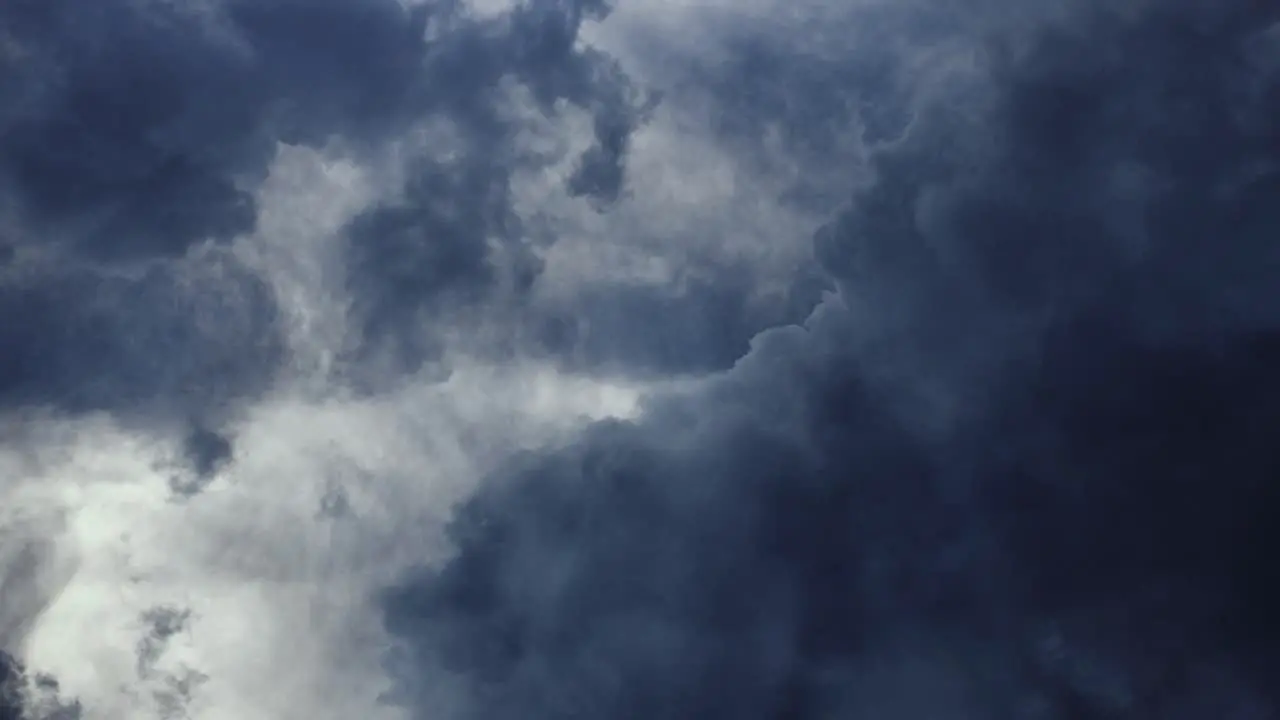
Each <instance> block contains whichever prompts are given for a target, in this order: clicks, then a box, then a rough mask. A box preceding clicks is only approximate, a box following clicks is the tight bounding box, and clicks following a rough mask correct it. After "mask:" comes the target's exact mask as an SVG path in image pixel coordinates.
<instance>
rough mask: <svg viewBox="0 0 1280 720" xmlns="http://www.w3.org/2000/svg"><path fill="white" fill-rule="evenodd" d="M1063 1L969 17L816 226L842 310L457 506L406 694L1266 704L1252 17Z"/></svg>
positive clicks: (1276, 390) (1133, 711) (959, 706)
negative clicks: (995, 27)
mask: <svg viewBox="0 0 1280 720" xmlns="http://www.w3.org/2000/svg"><path fill="white" fill-rule="evenodd" d="M1063 17H1069V18H1070V19H1069V20H1063V18H1062V17H1058V18H1056V19H1053V20H1051V21H1049V22H1046V23H1044V24H1043V25H1040V24H1037V25H1035V26H1033V27H1021V28H1018V32H1017V33H1016V34H1012V35H1006V34H1003V33H1004V32H1006V31H1002V32H1001V33H996V34H995V36H984V37H982V38H981V40H982V47H983V48H984V57H985V63H986V64H985V65H984V66H983V70H982V72H981V74H980V75H975V76H973V78H971V79H975V81H974V82H972V83H970V85H968V86H966V87H962V88H961V89H962V90H964V92H965V93H968V95H966V96H964V97H959V95H958V94H957V93H955V92H953V90H954V88H945V89H943V90H942V91H941V94H940V95H938V96H935V97H934V98H933V99H932V100H927V101H926V102H925V103H924V104H922V105H921V106H920V107H917V108H916V116H915V117H914V118H913V121H912V124H911V126H910V129H909V131H908V133H907V134H906V135H905V136H904V137H903V139H901V140H900V141H898V142H895V143H891V144H888V145H885V146H884V147H883V148H881V149H880V150H878V151H877V153H876V155H875V157H874V165H873V169H874V172H875V176H876V182H875V183H874V184H873V185H871V186H870V187H869V188H868V189H867V190H866V191H865V192H862V193H860V194H859V195H858V196H857V197H856V198H855V199H854V200H853V201H852V202H851V204H850V206H849V209H848V210H847V211H846V212H844V213H843V214H842V215H841V216H840V217H839V218H837V219H836V220H835V221H833V223H831V225H830V226H829V227H827V228H826V229H824V231H823V232H821V233H819V236H818V238H817V242H818V249H819V251H820V253H821V255H822V257H823V259H824V262H825V264H826V267H827V269H828V270H829V272H830V273H831V274H832V275H833V276H834V277H835V278H836V279H837V280H838V281H839V283H840V284H841V287H842V291H843V294H844V298H845V300H846V302H847V303H848V305H847V310H846V309H841V308H837V307H835V306H832V307H829V308H827V309H826V310H824V311H823V312H822V313H820V314H819V315H817V316H815V317H814V318H813V319H812V320H811V322H810V326H809V327H808V329H806V330H800V329H794V328H793V329H789V330H775V331H771V332H769V333H766V334H765V335H764V336H761V337H760V338H758V339H757V341H756V347H755V349H754V350H753V352H752V353H751V355H749V356H748V357H747V358H746V359H744V360H743V361H742V362H741V363H740V364H739V366H738V367H737V368H735V370H734V371H733V372H732V373H731V374H730V375H729V376H728V377H726V378H724V379H723V380H720V381H717V382H715V383H713V384H711V385H709V386H708V388H707V389H706V390H704V391H703V392H702V393H700V394H698V395H696V396H694V397H693V398H685V399H675V400H666V401H661V402H658V403H656V404H655V405H654V406H653V407H651V408H650V410H649V413H648V414H647V415H646V416H645V417H643V418H642V419H640V420H638V421H636V422H635V423H606V424H601V425H597V426H595V427H594V428H592V429H591V430H590V431H588V432H587V433H586V434H585V435H584V436H583V437H581V438H580V439H579V440H578V441H577V442H576V443H573V444H571V445H569V446H567V447H564V448H561V449H558V450H554V451H549V452H544V453H538V454H533V455H530V456H528V457H525V458H523V459H521V460H519V461H518V462H516V463H514V464H513V466H512V467H510V468H508V469H507V471H505V472H503V473H500V474H498V475H496V476H495V477H493V478H491V479H490V481H489V482H488V483H487V484H486V485H485V486H484V487H483V488H482V490H481V491H480V493H479V494H478V495H477V496H476V497H475V498H474V499H473V500H471V501H470V502H468V503H466V504H465V505H463V506H462V507H461V508H460V509H459V511H458V513H457V516H456V518H455V519H454V522H453V526H452V531H451V537H452V540H453V542H454V543H455V544H456V547H457V551H458V554H457V556H456V558H455V559H453V560H452V561H451V562H449V563H447V564H446V565H445V566H444V567H443V568H442V569H440V570H439V571H438V572H431V573H423V574H421V575H419V576H417V577H414V578H409V579H406V580H405V582H404V583H402V584H401V585H399V586H397V587H396V588H395V589H393V590H391V591H389V592H388V595H387V599H386V622H387V626H388V628H389V629H390V630H391V631H392V632H393V633H395V634H396V635H397V636H399V637H400V639H402V640H404V641H405V642H406V643H407V647H408V653H407V654H406V655H404V656H402V657H399V658H398V659H396V660H394V661H391V667H392V669H393V670H394V671H395V672H396V673H397V674H398V675H399V677H400V680H401V686H402V688H401V689H402V692H401V695H402V696H404V697H406V698H408V699H409V701H412V700H413V699H414V698H415V696H416V695H417V694H424V695H425V691H423V690H422V688H423V687H427V686H429V685H430V684H431V683H439V684H442V685H443V686H444V691H446V692H448V691H453V692H457V693H459V694H460V695H461V696H462V697H463V698H464V700H463V704H462V708H463V710H462V711H461V712H460V714H459V716H460V717H467V718H483V719H485V720H488V719H491V718H515V717H520V718H553V717H555V718H559V717H593V718H630V717H637V718H639V717H663V718H735V719H740V718H770V719H778V718H789V719H795V718H818V717H835V718H846V717H847V718H854V717H882V718H908V717H911V718H914V717H923V716H929V717H954V718H990V717H1002V718H1054V719H1061V720H1066V719H1067V718H1071V719H1072V720H1079V719H1081V718H1097V719H1103V718H1108V719H1110V718H1135V719H1136V718H1149V717H1170V718H1188V719H1190V718H1204V717H1233V718H1235V717H1238V718H1246V717H1269V716H1271V714H1273V713H1274V711H1275V709H1276V705H1275V704H1274V703H1276V702H1280V697H1276V694H1275V688H1277V687H1280V678H1277V677H1276V675H1275V673H1276V668H1277V667H1280V658H1278V657H1277V656H1276V653H1277V647H1278V645H1277V643H1278V642H1280V635H1278V634H1277V628H1278V627H1280V626H1278V625H1277V623H1276V622H1275V620H1274V618H1273V617H1272V615H1273V613H1274V610H1273V608H1274V606H1275V601H1276V597H1275V591H1274V589H1273V586H1275V585H1276V571H1275V570H1274V568H1273V567H1272V566H1273V564H1274V563H1272V562H1271V561H1270V558H1271V557H1273V556H1274V551H1275V548H1276V547H1277V542H1280V536H1278V535H1277V531H1276V529H1275V528H1276V523H1275V522H1274V519H1275V517H1276V516H1277V513H1280V488H1278V487H1277V486H1276V485H1275V477H1276V470H1277V468H1278V467H1280V453H1278V452H1277V450H1276V447H1277V445H1276V443H1275V439H1274V437H1272V435H1273V434H1274V427H1275V421H1276V420H1277V418H1278V416H1280V376H1277V375H1276V370H1275V368H1276V367H1277V362H1278V361H1280V350H1278V349H1277V348H1280V340H1278V338H1280V324H1278V323H1277V321H1280V317H1278V316H1277V313H1280V291H1277V290H1276V289H1275V288H1276V287H1277V285H1276V283H1275V277H1274V275H1275V273H1276V271H1277V267H1280V266H1278V265H1277V263H1276V262H1275V260H1276V256H1275V253H1276V246H1275V244H1274V236H1275V235H1276V231H1277V228H1280V216H1278V214H1280V196H1277V195H1276V192H1277V187H1278V186H1277V183H1276V177H1277V172H1278V171H1280V143H1278V142H1277V141H1278V140H1280V135H1278V134H1277V127H1278V126H1277V125H1276V121H1275V118H1277V117H1280V64H1278V63H1277V62H1276V58H1277V55H1276V52H1275V47H1276V45H1275V43H1276V37H1277V36H1276V34H1275V32H1274V27H1275V25H1274V23H1275V22H1276V21H1277V17H1276V13H1275V12H1274V11H1272V10H1271V9H1270V6H1268V5H1265V4H1262V3H1253V2H1246V1H1245V0H1239V1H1228V2H1221V1H1219V2H1214V3H1197V2H1190V1H1187V2H1165V3H1153V4H1145V5H1142V6H1140V7H1139V6H1135V7H1127V8H1125V9H1116V8H1100V7H1095V6H1093V5H1092V4H1090V3H1085V2H1081V3H1078V4H1077V5H1076V9H1075V10H1073V11H1071V12H1069V13H1067V15H1066V16H1063ZM1269 27H1270V28H1271V31H1270V34H1269V35H1268V34H1267V32H1268V28H1269ZM851 172H852V170H851ZM939 397H942V398H943V399H946V398H950V399H952V400H953V401H958V402H959V403H960V407H959V409H958V412H952V413H951V414H950V415H948V416H946V417H947V418H951V419H952V420H955V419H958V421H956V422H953V423H950V424H948V423H947V422H945V421H944V420H936V418H928V417H927V413H929V412H934V413H935V414H936V413H937V412H940V408H942V407H945V403H944V404H939V402H940V401H939ZM926 400H927V401H928V402H927V403H925V404H923V405H922V404H921V403H922V402H923V401H926ZM926 419H932V420H934V422H932V423H931V424H926V423H925V422H923V421H924V420H926ZM440 666H443V667H444V668H446V669H447V670H448V671H449V674H448V675H447V676H446V678H447V679H445V680H441V679H440V677H441V676H440V675H439V674H438V673H435V671H434V669H435V668H437V667H440ZM436 691H437V692H438V691H439V690H438V689H437V690H436ZM1267 703H1271V705H1270V706H1268V705H1267ZM431 713H432V710H431V709H429V708H427V707H426V706H423V707H422V708H421V714H422V716H424V717H426V716H430V715H431Z"/></svg>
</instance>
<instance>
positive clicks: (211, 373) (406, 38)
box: [0, 0, 639, 408]
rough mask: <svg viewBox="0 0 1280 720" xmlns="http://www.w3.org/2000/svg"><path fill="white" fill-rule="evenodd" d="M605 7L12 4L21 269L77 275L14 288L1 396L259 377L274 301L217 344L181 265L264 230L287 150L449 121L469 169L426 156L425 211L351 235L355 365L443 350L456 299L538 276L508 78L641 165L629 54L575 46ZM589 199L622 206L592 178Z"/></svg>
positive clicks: (376, 212) (99, 403)
mask: <svg viewBox="0 0 1280 720" xmlns="http://www.w3.org/2000/svg"><path fill="white" fill-rule="evenodd" d="M606 11H607V7H606V6H605V5H604V4H602V3H600V2H596V1H595V0H583V1H581V2H566V3H532V4H528V5H524V6H520V7H519V8H517V9H516V10H514V11H513V12H511V13H509V14H508V15H505V16H502V17H500V18H497V19H490V20H473V19H469V17H468V16H467V14H466V12H465V11H464V10H463V9H462V8H461V7H460V6H458V5H457V4H456V3H448V2H446V3H435V4H431V5H428V6H423V7H419V8H416V9H413V10H405V9H404V8H402V7H401V5H400V4H399V3H398V2H395V1H394V0H320V1H319V2H301V1H294V0H270V1H268V2H257V1H256V0H255V1H254V2H241V1H239V0H229V1H228V2H221V3H211V4H209V5H208V6H206V7H204V8H203V9H196V8H188V9H183V8H181V7H178V6H173V5H169V4H163V3H126V2H105V3H87V2H83V1H80V0H54V1H52V2H28V1H26V0H21V1H19V2H14V3H5V4H4V6H3V8H0V27H3V28H4V35H3V36H2V37H0V40H3V43H2V44H0V48H2V49H3V51H4V52H3V54H0V62H3V63H4V68H5V71H4V72H3V73H0V75H3V77H4V80H3V84H0V106H2V107H3V108H4V109H3V110H2V111H0V192H3V198H4V200H5V202H4V203H3V204H0V209H5V210H6V211H8V212H7V215H6V216H5V217H6V220H7V223H8V225H7V227H6V228H5V231H4V238H3V240H2V241H0V246H2V247H3V256H0V257H2V258H3V263H4V265H0V268H3V267H10V268H12V267H14V263H15V262H17V261H19V260H20V259H21V258H22V257H24V256H26V255H32V254H39V253H40V252H41V251H42V250H44V249H48V248H49V247H54V248H57V249H58V252H59V253H61V255H60V256H59V257H60V258H61V257H65V263H66V264H68V265H74V269H67V270H65V271H62V270H59V271H56V272H53V273H47V274H44V275H38V276H30V277H23V278H21V279H20V280H18V279H15V280H13V281H12V282H10V281H9V280H5V284H4V286H3V287H2V288H0V293H2V295H3V300H2V301H0V302H3V304H4V307H5V312H6V314H11V313H12V314H13V315H14V317H16V318H18V320H17V321H16V322H14V323H11V324H6V327H5V330H4V331H3V332H4V333H5V335H6V337H5V343H6V348H12V350H11V351H8V352H7V355H8V357H6V358H5V361H4V362H5V364H6V366H7V368H6V370H5V372H4V373H3V376H2V377H0V389H3V392H4V393H5V395H7V396H9V397H11V398H16V399H20V400H22V401H24V402H36V403H52V404H55V405H60V406H67V407H75V408H83V407H104V406H117V405H119V404H121V403H135V402H151V401H155V400H156V399H157V398H161V399H163V400H165V401H168V402H175V401H174V400H173V397H174V396H175V395H178V394H182V395H185V394H188V393H191V394H194V395H197V396H203V397H204V399H206V400H210V401H212V400H214V399H216V398H218V397H222V396H226V395H227V394H236V393H240V392H245V391H251V390H253V389H254V388H255V387H257V386H260V385H261V383H263V382H266V381H267V380H269V376H270V368H271V367H272V366H273V365H274V364H275V362H276V361H277V359H278V357H279V352H278V351H279V344H280V341H279V339H278V338H276V337H274V334H275V332H276V329H275V328H273V327H272V323H271V318H272V317H273V315H274V311H273V310H272V309H271V307H270V305H271V301H270V298H269V295H268V294H267V293H266V292H265V289H263V288H260V287H256V286H254V285H253V283H252V282H250V281H248V280H246V281H245V282H244V286H243V287H239V286H237V287H233V288H229V289H226V292H228V293H230V294H233V295H234V294H237V293H247V299H244V300H243V302H244V303H246V304H250V305H255V306H256V305H258V304H261V307H255V310H254V311H253V312H252V313H250V314H249V316H247V317H244V318H241V319H242V320H243V324H242V325H240V326H236V327H222V326H221V325H225V324H226V323H228V322H230V320H229V319H223V320H220V321H219V322H220V323H221V325H219V327H218V328H216V330H215V331H214V332H212V335H217V337H210V336H209V335H210V333H207V332H205V331H204V330H203V329H198V328H197V327H196V323H195V322H194V320H193V318H191V317H184V316H183V315H182V310H181V309H180V308H182V307H183V305H184V300H183V298H182V297H181V294H180V293H177V294H170V293H169V291H168V290H167V289H166V285H173V284H180V280H179V279H178V278H177V277H176V273H177V271H176V270H172V271H171V270H170V269H169V268H168V267H167V266H166V265H165V264H164V261H169V260H171V259H174V258H177V257H178V256H180V255H182V254H183V253H184V252H186V251H187V250H188V249H189V248H190V247H191V246H192V245H193V244H197V243H202V242H205V241H214V242H225V241H228V240H230V239H231V238H232V237H234V236H235V235H237V234H240V233H244V232H247V231H250V230H252V229H253V228H254V225H255V221H256V214H257V208H256V207H255V201H254V198H253V196H252V194H251V190H252V189H253V187H254V186H255V184H256V183H257V182H258V181H259V180H261V178H263V177H264V176H265V173H266V171H267V168H268V165H269V163H270V162H271V160H272V159H273V157H274V153H275V149H276V147H277V143H279V142H285V143H293V144H304V145H312V146H319V145H323V144H324V143H326V142H327V141H329V140H330V139H331V138H335V137H337V138H343V139H345V140H346V141H347V142H348V143H350V144H352V145H353V146H355V147H362V146H363V147H373V146H374V145H376V144H377V143H379V142H381V141H383V140H386V139H389V138H393V137H396V136H397V134H398V133H399V132H402V131H404V130H406V129H407V128H408V127H410V125H411V123H413V122H415V121H417V120H420V119H422V118H424V117H427V116H430V115H444V116H447V117H449V118H450V119H452V120H453V121H454V123H455V124H456V125H457V126H458V127H459V128H461V129H462V131H463V135H464V139H463V147H461V148H458V151H459V152H460V153H461V154H462V155H463V156H464V158H465V160H464V162H463V164H462V165H461V166H460V168H458V167H451V168H441V167H437V166H435V165H433V164H432V163H431V162H429V161H425V160H424V161H422V162H420V163H418V164H417V165H416V166H415V167H414V168H413V169H412V172H411V178H410V180H409V184H408V187H406V188H405V200H404V201H403V202H401V203H398V204H395V205H388V206H384V207H378V208H375V209H373V210H371V211H369V212H368V213H366V214H365V215H363V216H361V217H359V218H357V219H356V220H355V221H354V222H353V223H352V224H351V227H350V228H349V232H348V238H349V245H350V257H349V260H350V267H349V270H350V276H351V278H352V280H351V289H352V290H353V292H354V295H355V298H356V302H355V309H356V313H357V321H358V322H359V323H361V327H362V328H363V333H364V336H365V340H367V343H366V345H364V346H362V348H361V350H360V351H359V352H358V353H357V355H358V356H361V357H363V356H365V355H369V354H376V355H381V356H387V355H390V356H391V357H392V358H393V359H394V360H395V362H394V363H393V364H392V365H390V366H388V365H387V364H386V363H382V364H379V365H376V366H374V367H372V368H370V369H368V370H366V371H363V372H364V374H373V375H385V374H386V373H388V372H391V373H397V372H400V371H403V370H404V369H406V368H413V367H415V366H416V365H417V364H420V363H421V362H423V361H424V360H426V359H430V358H431V357H432V356H433V355H434V353H435V352H436V351H437V350H438V348H437V347H436V346H435V344H434V343H433V341H432V340H430V339H429V338H430V333H429V332H427V331H426V329H425V328H424V325H426V324H429V323H430V322H432V320H433V317H434V316H433V313H434V314H435V316H438V315H440V314H443V313H445V312H446V311H447V310H446V307H447V304H446V303H444V302H443V301H442V299H448V300H451V301H454V302H462V303H464V304H465V303H468V302H475V301H477V300H478V299H482V298H484V297H486V294H485V293H486V291H487V290H488V289H489V288H490V287H491V286H492V285H494V283H496V282H498V281H499V280H501V279H504V278H508V277H509V278H511V280H512V282H513V283H514V284H515V285H516V286H517V287H527V286H528V285H529V283H530V282H532V279H533V277H535V276H536V274H537V273H538V271H539V267H538V263H537V261H536V259H535V258H534V256H533V254H532V253H531V250H530V248H529V247H528V244H529V243H528V240H529V239H528V238H527V237H526V236H525V235H526V233H524V232H523V229H522V228H520V227H519V224H518V223H517V222H516V221H515V219H514V217H513V216H512V214H511V212H510V210H509V205H510V203H509V198H508V193H509V190H508V187H507V182H508V179H509V177H510V174H511V172H512V171H513V170H514V169H515V168H516V167H519V166H520V165H521V163H526V162H529V160H528V159H527V158H522V157H521V156H520V155H519V153H518V152H517V149H516V148H515V146H514V145H513V139H512V133H513V131H514V130H515V129H516V126H517V123H516V122H515V121H513V120H511V119H509V118H505V117H504V116H503V115H502V113H501V111H500V110H499V108H498V105H497V103H496V101H497V100H498V99H499V98H498V91H497V86H498V84H499V82H500V81H503V80H504V79H512V78H513V79H515V80H516V81H517V82H519V83H522V84H523V85H525V86H526V87H527V88H528V89H529V90H530V91H531V93H532V95H533V97H534V99H535V101H536V103H537V104H538V105H539V107H540V108H542V109H544V110H547V109H550V108H551V107H552V106H553V105H554V104H555V103H556V102H557V101H560V100H568V101H569V102H572V103H577V104H580V105H582V106H583V107H587V108H589V109H590V110H591V111H592V112H593V113H597V114H598V115H599V116H600V117H601V118H602V119H601V120H599V121H598V122H597V126H598V127H597V132H598V134H600V139H599V142H598V143H597V145H598V147H599V148H600V149H598V150H597V151H593V154H590V157H588V158H586V159H584V161H583V167H584V168H597V169H594V170H585V171H584V172H587V173H588V174H591V173H596V174H598V173H599V172H605V175H607V176H609V177H613V176H614V175H617V174H618V173H620V172H621V171H620V169H618V168H619V167H620V166H619V163H621V162H622V160H621V153H622V149H623V147H624V146H625V143H626V138H625V136H626V135H627V134H628V133H629V132H630V131H631V129H632V128H634V126H635V124H636V123H637V122H638V120H636V119H634V118H633V116H634V115H635V111H633V110H632V106H633V105H635V104H636V103H635V100H634V97H633V96H635V94H636V93H635V91H634V89H633V88H631V86H630V84H629V83H628V81H627V80H626V78H625V77H624V76H623V75H622V74H621V72H620V71H619V70H618V68H617V66H616V64H614V63H612V61H610V60H609V59H608V58H607V57H605V56H603V55H601V54H599V53H597V52H593V51H589V50H583V49H581V48H578V47H575V40H576V37H577V33H578V29H579V27H580V25H581V23H582V22H583V21H584V19H587V18H591V17H599V16H601V15H603V14H604V13H605V12H606ZM638 107H639V106H637V108H638ZM601 152H603V153H604V155H603V156H600V153H601ZM598 156H599V157H598ZM601 163H604V164H609V165H612V166H614V169H613V170H608V169H607V168H605V169H604V170H600V169H599V168H598V166H600V167H603V166H601ZM593 177H594V175H593ZM614 179H615V180H616V179H617V178H616V177H615V178H614ZM610 182H612V181H610ZM583 191H584V192H590V193H594V194H599V193H604V194H605V195H607V194H609V193H610V192H611V191H610V190H609V188H608V187H605V186H602V185H599V183H598V182H594V181H593V184H592V185H591V187H590V188H585V189H584V190H583ZM491 240H498V241H499V246H500V248H501V249H500V251H494V250H493V249H492V247H491V242H490V241H491ZM495 252H497V253H498V256H496V257H495V256H494V253H495ZM140 261H152V262H153V265H154V267H153V269H152V270H151V271H150V272H148V273H146V275H145V277H144V278H143V279H141V280H126V279H124V278H123V277H122V276H120V275H119V274H117V273H114V271H112V270H110V269H109V267H110V266H116V265H119V264H121V263H129V262H140ZM154 261H161V262H160V263H159V264H156V263H155V262H154ZM60 262H62V260H60ZM228 262H230V261H228ZM14 272H15V273H16V272H17V271H16V270H15V271H14ZM136 274H137V273H135V275H136ZM134 299H136V300H137V301H136V302H135V300H134ZM186 304H190V303H189V302H187V303H186ZM175 306H176V307H175ZM20 307H21V308H28V309H27V310H23V311H19V310H18V308H20ZM424 338H426V339H424ZM272 347H274V349H275V351H270V350H265V349H263V348H272ZM361 357H357V358H356V359H357V360H359V359H361ZM360 372H362V371H357V372H356V374H360ZM186 401H187V399H186V398H183V399H182V400H180V401H176V402H186Z"/></svg>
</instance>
